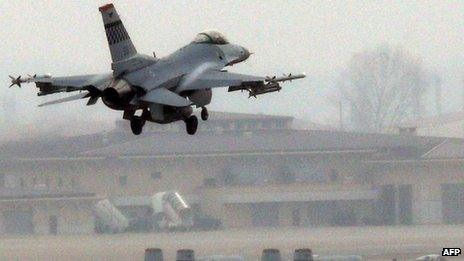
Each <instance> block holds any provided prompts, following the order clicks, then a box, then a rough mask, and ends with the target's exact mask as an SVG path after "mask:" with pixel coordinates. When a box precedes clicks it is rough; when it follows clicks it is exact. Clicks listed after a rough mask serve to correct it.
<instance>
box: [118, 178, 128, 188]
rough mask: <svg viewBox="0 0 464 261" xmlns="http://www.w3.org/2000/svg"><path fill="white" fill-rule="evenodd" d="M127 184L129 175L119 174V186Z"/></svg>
mask: <svg viewBox="0 0 464 261" xmlns="http://www.w3.org/2000/svg"><path fill="white" fill-rule="evenodd" d="M126 185H127V176H119V186H121V187H124V186H126Z"/></svg>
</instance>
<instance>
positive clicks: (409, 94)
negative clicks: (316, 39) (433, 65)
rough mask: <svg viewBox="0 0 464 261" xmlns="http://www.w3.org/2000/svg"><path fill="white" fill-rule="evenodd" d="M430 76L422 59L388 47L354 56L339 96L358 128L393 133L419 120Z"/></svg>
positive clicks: (354, 125) (351, 121) (340, 87)
mask: <svg viewBox="0 0 464 261" xmlns="http://www.w3.org/2000/svg"><path fill="white" fill-rule="evenodd" d="M426 79H428V77H427V75H426V73H425V70H424V69H423V66H422V64H421V61H420V60H419V59H418V58H415V57H413V56H412V55H410V54H408V53H407V52H405V51H404V50H402V49H401V48H393V47H390V46H384V47H380V48H377V49H375V50H373V51H364V52H361V53H358V54H355V55H353V57H352V58H351V60H350V61H349V63H348V66H347V68H346V69H345V70H344V71H343V72H342V74H341V77H340V81H339V84H338V88H337V89H338V96H339V98H340V100H341V101H342V102H343V104H346V107H347V108H349V109H348V111H349V112H348V113H347V114H348V116H349V118H348V119H347V123H350V125H351V127H353V128H354V129H355V130H360V131H369V132H391V131H393V130H394V128H395V127H396V126H398V125H399V124H400V123H401V122H402V121H405V120H412V119H418V118H419V117H420V116H421V114H422V112H423V106H424V104H423V98H424V95H425V92H426V89H427V86H428V83H427V80H426Z"/></svg>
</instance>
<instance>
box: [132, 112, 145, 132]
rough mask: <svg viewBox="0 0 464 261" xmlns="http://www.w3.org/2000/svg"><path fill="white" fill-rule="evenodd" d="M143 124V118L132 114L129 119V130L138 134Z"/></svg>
mask: <svg viewBox="0 0 464 261" xmlns="http://www.w3.org/2000/svg"><path fill="white" fill-rule="evenodd" d="M144 125H145V120H143V119H142V117H140V116H133V117H132V119H131V120H130V126H131V130H132V133H134V135H140V134H141V133H142V129H143V126H144Z"/></svg>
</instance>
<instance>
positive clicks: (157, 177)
mask: <svg viewBox="0 0 464 261" xmlns="http://www.w3.org/2000/svg"><path fill="white" fill-rule="evenodd" d="M150 176H151V179H153V180H154V179H160V178H161V172H159V171H156V172H153V173H151V175H150Z"/></svg>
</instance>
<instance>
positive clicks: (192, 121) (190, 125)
mask: <svg viewBox="0 0 464 261" xmlns="http://www.w3.org/2000/svg"><path fill="white" fill-rule="evenodd" d="M184 121H185V128H186V130H187V133H188V134H189V135H194V134H195V132H197V127H198V119H197V116H195V115H192V116H190V117H188V118H187V119H185V120H184Z"/></svg>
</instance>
